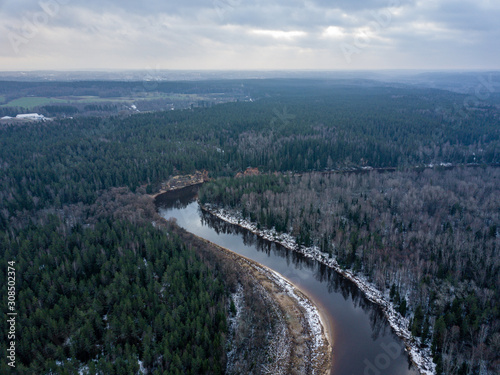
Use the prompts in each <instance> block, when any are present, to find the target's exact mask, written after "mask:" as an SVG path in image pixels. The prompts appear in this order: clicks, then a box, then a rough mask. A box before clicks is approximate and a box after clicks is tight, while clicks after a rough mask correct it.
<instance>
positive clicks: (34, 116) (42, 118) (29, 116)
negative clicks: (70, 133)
mask: <svg viewBox="0 0 500 375" xmlns="http://www.w3.org/2000/svg"><path fill="white" fill-rule="evenodd" d="M0 120H28V121H45V120H48V118H47V117H45V116H44V115H39V114H38V113H25V114H20V115H17V116H16V117H11V116H4V117H2V118H0Z"/></svg>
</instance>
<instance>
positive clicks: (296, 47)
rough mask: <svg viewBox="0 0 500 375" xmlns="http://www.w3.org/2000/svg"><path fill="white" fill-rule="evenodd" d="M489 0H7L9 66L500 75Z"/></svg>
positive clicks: (1, 65) (1, 57)
mask: <svg viewBox="0 0 500 375" xmlns="http://www.w3.org/2000/svg"><path fill="white" fill-rule="evenodd" d="M499 15H500V5H497V4H496V3H494V2H492V1H488V0H476V1H472V0H463V1H460V2H457V1H452V0H436V1H430V0H421V1H416V0H408V1H406V0H400V1H398V0H393V1H390V0H362V1H355V2H354V1H349V0H340V1H332V0H308V1H302V0H279V1H264V0H255V1H250V0H213V1H212V0H203V1H202V0H189V1H183V2H180V1H159V0H150V1H148V2H145V3H139V2H137V1H131V0H122V1H118V0H110V1H102V0H88V1H83V0H41V1H38V0H15V1H2V0H0V17H1V19H2V20H3V21H2V22H1V23H0V70H16V69H26V70H28V69H69V68H75V69H85V68H108V69H112V68H138V69H141V68H146V67H147V66H160V68H161V69H179V68H181V69H182V68H186V69H257V68H263V69H264V68H267V69H293V68H304V69H314V68H320V69H349V68H353V69H358V68H362V69H372V68H426V69H429V68H430V69H432V68H439V69H442V68H467V67H470V68H489V69H491V68H498V67H499V66H500V52H499V51H498V48H494V46H495V45H496V44H497V41H498V39H499V37H500V26H499V25H498V21H497V20H498V16H499Z"/></svg>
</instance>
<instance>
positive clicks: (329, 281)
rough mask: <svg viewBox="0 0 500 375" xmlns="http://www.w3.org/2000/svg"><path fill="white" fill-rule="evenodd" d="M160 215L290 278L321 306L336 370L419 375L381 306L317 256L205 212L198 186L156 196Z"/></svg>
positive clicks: (347, 374)
mask: <svg viewBox="0 0 500 375" xmlns="http://www.w3.org/2000/svg"><path fill="white" fill-rule="evenodd" d="M157 204H158V207H159V212H160V215H161V216H163V217H164V218H166V219H170V218H175V219H176V221H177V224H178V225H179V226H181V227H182V228H184V229H186V230H187V231H189V232H191V233H194V234H196V235H197V236H199V237H202V238H205V239H206V240H209V241H211V242H213V243H215V244H217V245H220V246H222V247H225V248H228V249H230V250H232V251H234V252H236V253H238V254H241V255H244V256H246V257H248V258H250V259H253V260H254V261H256V262H258V263H261V264H263V265H265V266H267V267H269V268H271V269H273V270H275V271H277V272H278V273H280V274H281V275H283V276H284V277H285V278H287V279H288V280H289V281H291V282H292V283H293V284H295V285H296V286H297V287H298V288H299V289H301V290H302V291H303V292H304V293H305V294H306V295H307V296H308V297H309V298H310V299H311V300H312V301H313V302H314V303H315V304H316V306H317V307H318V308H319V309H320V311H321V312H322V316H323V318H324V320H326V322H325V324H327V326H328V327H327V328H328V331H329V332H330V335H331V337H332V339H333V342H332V346H333V366H332V370H331V374H334V375H417V374H418V371H417V370H416V369H415V368H414V366H413V365H412V364H411V362H410V361H409V357H408V355H407V353H406V351H405V350H404V349H403V348H404V345H403V343H402V341H401V340H400V339H399V338H398V337H397V336H396V335H395V334H394V333H393V332H392V330H391V328H390V326H389V324H388V323H387V322H386V320H385V318H384V315H383V313H382V312H381V311H380V308H378V306H376V305H375V304H373V303H372V302H370V301H368V300H367V299H366V298H365V297H364V296H363V294H362V293H361V292H360V291H359V290H358V288H357V287H356V286H355V285H354V284H353V283H352V282H350V281H348V280H346V279H345V278H343V277H342V276H340V275H338V274H337V273H336V272H335V271H333V270H332V269H330V268H328V267H326V266H324V265H322V264H320V263H319V262H317V261H314V260H311V259H308V258H305V257H304V256H302V255H301V254H298V253H296V252H293V251H290V250H288V249H286V248H284V247H282V246H280V245H276V244H275V243H271V242H269V241H265V240H262V239H260V238H258V237H257V236H256V235H254V234H253V233H250V232H249V231H247V230H244V229H241V228H239V227H237V226H234V225H230V224H227V223H225V222H224V221H222V220H220V219H218V218H215V217H213V216H212V215H210V214H207V213H204V212H202V211H201V209H200V208H199V206H198V203H197V202H196V191H195V189H188V191H187V192H184V193H183V194H182V195H180V196H178V197H177V198H174V199H166V198H163V197H162V196H160V197H159V198H158V199H157Z"/></svg>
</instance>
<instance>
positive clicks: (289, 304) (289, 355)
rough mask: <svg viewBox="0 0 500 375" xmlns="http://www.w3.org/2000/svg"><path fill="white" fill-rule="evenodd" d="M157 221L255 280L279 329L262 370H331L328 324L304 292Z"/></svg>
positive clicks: (295, 374) (321, 373)
mask: <svg viewBox="0 0 500 375" xmlns="http://www.w3.org/2000/svg"><path fill="white" fill-rule="evenodd" d="M160 220H161V221H163V222H164V224H166V225H167V226H169V227H172V226H174V227H175V230H174V232H176V233H177V234H180V235H181V237H182V236H185V235H189V236H192V237H193V239H195V240H196V241H198V243H200V244H202V245H203V247H204V248H205V249H207V250H208V251H212V252H217V253H218V254H219V255H220V256H222V257H223V258H224V261H226V262H229V263H230V264H233V265H235V266H236V267H237V268H238V269H239V272H245V273H246V274H247V275H249V276H250V278H251V279H252V280H254V281H255V285H254V288H256V289H257V290H259V289H260V292H259V294H260V298H261V299H264V300H265V301H266V305H267V306H269V310H273V311H274V315H275V316H276V317H277V322H276V326H277V327H278V330H279V331H280V332H281V334H278V335H273V337H271V345H270V348H269V352H270V353H269V355H268V357H269V358H274V360H273V361H271V362H270V363H268V364H265V371H264V373H268V374H273V375H274V374H291V375H303V374H318V375H327V374H330V373H331V367H332V343H333V338H332V336H333V335H332V332H331V331H330V324H329V322H328V320H327V317H326V314H325V312H324V311H320V308H317V307H316V306H315V304H314V303H313V302H312V301H311V300H310V299H309V297H308V296H307V295H306V294H305V293H304V291H302V290H300V288H298V287H297V286H296V285H293V284H292V283H291V282H290V281H288V280H287V279H286V278H284V277H283V276H281V275H280V274H278V273H276V272H275V271H273V270H271V269H269V268H268V267H266V266H264V265H262V264H260V263H257V262H255V261H253V260H251V259H249V258H247V257H245V256H242V255H240V254H237V253H235V252H233V251H231V250H230V249H227V248H224V247H221V246H219V245H216V244H214V243H212V242H210V241H208V240H206V239H204V238H202V237H199V236H196V235H195V234H192V233H190V232H187V231H185V230H184V229H182V228H180V227H178V226H177V225H175V224H173V223H172V222H169V221H168V220H166V219H164V218H161V219H160ZM157 224H159V221H158V222H157ZM279 327H282V329H281V330H280V328H279ZM263 365H264V364H263Z"/></svg>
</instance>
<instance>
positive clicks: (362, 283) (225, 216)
mask: <svg viewBox="0 0 500 375" xmlns="http://www.w3.org/2000/svg"><path fill="white" fill-rule="evenodd" d="M202 209H204V210H206V211H208V212H209V213H211V214H212V215H214V216H216V217H218V218H219V219H222V220H224V221H226V222H228V223H230V224H234V225H238V226H240V227H242V228H245V229H247V230H249V231H251V232H252V233H254V234H256V235H258V236H259V237H261V238H264V239H266V240H268V241H272V242H276V243H278V244H280V245H282V246H284V247H286V248H287V249H290V250H293V251H296V252H299V253H301V254H303V255H304V256H306V257H308V258H311V259H315V260H317V261H318V262H321V263H323V264H325V265H327V266H329V267H330V268H333V269H334V270H335V271H336V272H338V273H339V274H341V275H342V276H344V277H345V278H347V279H349V280H351V281H352V282H353V283H354V284H356V285H357V287H358V288H359V289H360V290H361V291H362V292H363V293H364V294H365V296H366V297H367V298H368V299H369V300H370V301H372V302H374V303H376V304H377V305H379V306H380V307H381V308H382V311H383V312H384V315H385V316H386V318H387V320H388V322H389V324H390V325H391V327H392V329H393V330H394V332H395V333H396V334H397V336H399V337H400V338H401V339H402V340H403V341H404V343H405V345H406V349H407V350H408V352H409V356H410V358H411V360H412V361H413V362H414V364H415V366H416V367H417V368H418V370H419V372H420V373H421V374H422V375H434V374H436V370H435V364H434V363H433V361H432V354H431V351H430V348H425V349H421V348H420V340H419V339H415V338H414V337H412V335H411V333H410V330H409V329H408V327H409V321H408V319H406V318H404V317H402V316H401V314H400V313H398V312H397V311H396V309H395V308H394V306H393V304H392V303H391V302H390V301H389V300H388V299H387V298H386V297H385V296H384V294H383V293H382V292H380V291H379V290H378V289H377V288H376V287H375V286H374V285H373V284H372V283H370V282H369V281H368V280H367V279H366V278H365V277H363V276H359V275H355V274H354V273H353V272H352V271H350V270H345V269H342V268H341V267H340V265H339V264H338V262H337V260H336V259H335V258H328V256H326V255H325V254H323V253H321V251H320V250H319V249H318V248H317V247H315V246H313V247H303V246H298V245H297V243H296V242H295V239H294V238H293V237H292V236H291V235H289V234H287V233H281V234H280V233H278V232H276V230H274V228H273V229H264V230H263V229H258V227H257V224H255V223H251V222H249V221H247V220H244V219H243V218H241V216H240V215H239V214H234V213H230V212H229V211H228V210H224V209H220V208H216V207H214V206H211V205H208V204H207V205H204V206H203V207H202ZM278 276H279V275H278ZM279 277H281V276H279ZM285 281H286V280H285ZM287 283H288V282H287ZM291 287H292V288H293V286H291ZM313 309H314V310H315V311H316V313H317V310H316V308H315V307H314V306H313ZM317 316H318V319H319V314H318V313H317ZM319 324H320V323H319ZM312 327H313V326H312V325H311V329H313V328H312ZM319 329H320V331H319V332H320V334H319V335H320V336H321V324H320V325H319ZM315 345H316V342H315Z"/></svg>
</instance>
